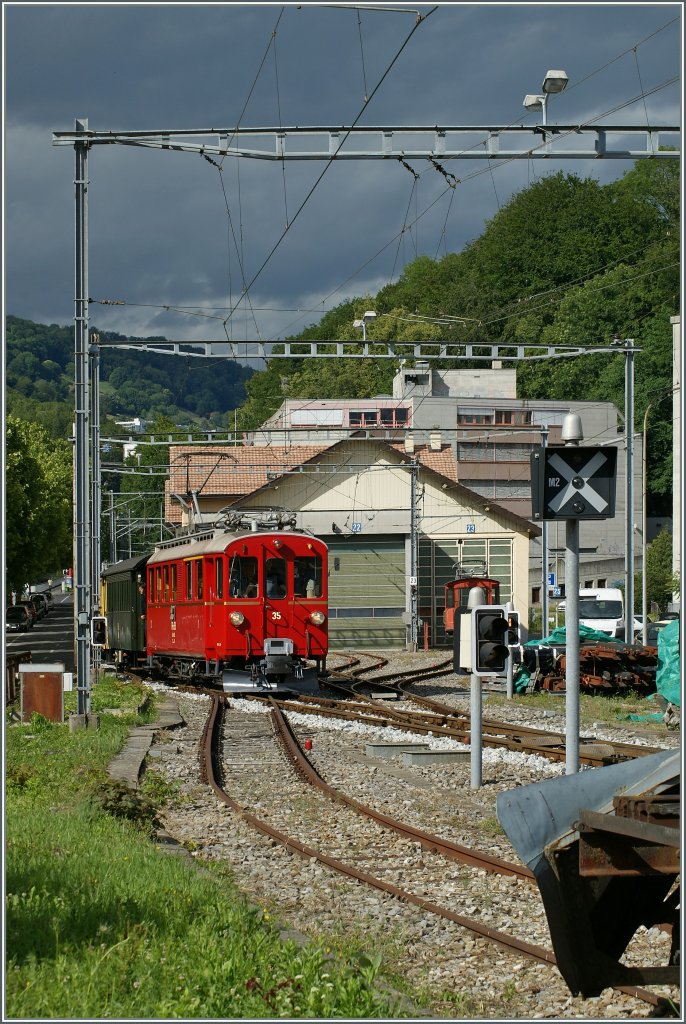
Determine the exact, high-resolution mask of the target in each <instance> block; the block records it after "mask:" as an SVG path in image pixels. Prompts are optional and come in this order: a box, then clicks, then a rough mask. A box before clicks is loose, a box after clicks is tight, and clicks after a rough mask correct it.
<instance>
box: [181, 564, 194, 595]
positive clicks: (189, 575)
mask: <svg viewBox="0 0 686 1024" xmlns="http://www.w3.org/2000/svg"><path fill="white" fill-rule="evenodd" d="M183 564H184V566H185V568H186V600H187V601H192V600H193V563H192V562H184V563H183Z"/></svg>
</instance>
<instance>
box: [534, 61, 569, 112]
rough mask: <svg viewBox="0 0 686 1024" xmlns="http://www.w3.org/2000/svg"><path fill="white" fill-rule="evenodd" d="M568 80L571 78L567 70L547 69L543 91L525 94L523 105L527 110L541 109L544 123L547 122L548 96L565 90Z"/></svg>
mask: <svg viewBox="0 0 686 1024" xmlns="http://www.w3.org/2000/svg"><path fill="white" fill-rule="evenodd" d="M568 81H569V78H568V77H567V73H566V72H565V71H561V70H559V69H557V70H555V69H553V70H551V71H547V72H546V76H545V78H544V79H543V85H542V86H541V88H542V89H543V93H542V94H541V93H534V94H529V95H527V96H525V97H524V103H523V104H522V105H523V106H525V107H526V109H527V110H532V111H534V110H540V111H541V112H542V115H543V116H542V121H543V124H544V125H545V124H547V107H548V97H549V96H552V95H554V94H555V93H558V92H564V90H565V89H566V88H567V82H568Z"/></svg>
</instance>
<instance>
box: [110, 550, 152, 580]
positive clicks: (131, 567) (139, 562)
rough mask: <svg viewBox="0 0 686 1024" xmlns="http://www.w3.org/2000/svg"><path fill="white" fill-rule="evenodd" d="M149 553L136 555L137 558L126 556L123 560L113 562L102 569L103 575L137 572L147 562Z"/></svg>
mask: <svg viewBox="0 0 686 1024" xmlns="http://www.w3.org/2000/svg"><path fill="white" fill-rule="evenodd" d="M149 557H150V556H149V555H136V556H135V558H124V559H122V561H121V562H112V564H111V565H108V566H107V567H106V568H105V569H103V570H102V573H101V575H102V576H113V575H114V574H115V573H119V572H127V573H128V572H135V571H136V569H140V568H141V567H142V566H144V565H145V563H146V562H147V560H148V558H149Z"/></svg>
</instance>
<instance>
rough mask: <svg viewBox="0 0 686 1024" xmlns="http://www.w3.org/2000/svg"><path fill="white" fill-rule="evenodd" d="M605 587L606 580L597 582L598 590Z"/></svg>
mask: <svg viewBox="0 0 686 1024" xmlns="http://www.w3.org/2000/svg"><path fill="white" fill-rule="evenodd" d="M592 585H593V584H591V586H592ZM606 586H607V580H598V588H599V589H602V588H603V587H606Z"/></svg>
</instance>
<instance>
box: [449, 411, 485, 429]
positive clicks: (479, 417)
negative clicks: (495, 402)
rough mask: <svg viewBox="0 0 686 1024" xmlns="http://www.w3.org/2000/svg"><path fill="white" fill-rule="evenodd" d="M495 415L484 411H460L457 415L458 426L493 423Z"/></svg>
mask: <svg viewBox="0 0 686 1024" xmlns="http://www.w3.org/2000/svg"><path fill="white" fill-rule="evenodd" d="M492 422H493V417H492V416H487V415H486V414H484V413H471V412H460V413H458V415H457V423H458V426H460V425H466V426H469V425H470V424H472V423H477V424H478V423H492Z"/></svg>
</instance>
